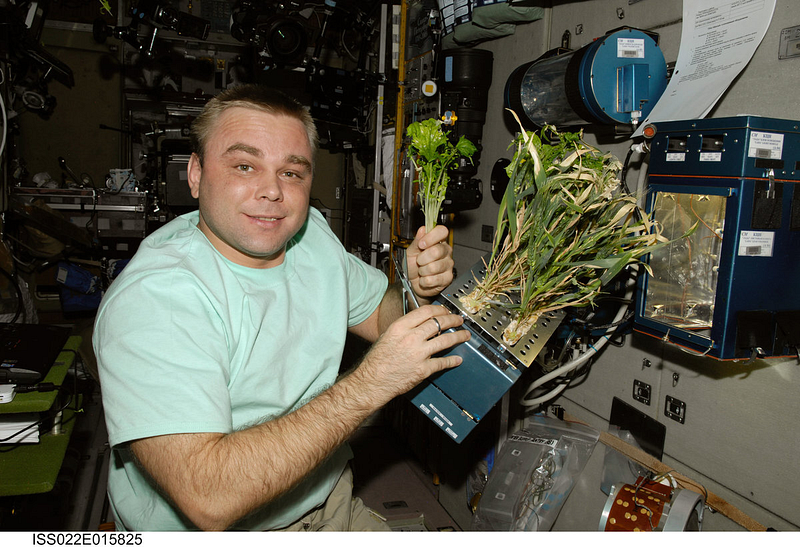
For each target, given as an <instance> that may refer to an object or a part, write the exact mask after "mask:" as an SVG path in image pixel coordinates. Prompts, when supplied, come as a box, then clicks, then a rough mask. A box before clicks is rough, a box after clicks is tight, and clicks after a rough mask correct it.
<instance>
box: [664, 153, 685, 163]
mask: <svg viewBox="0 0 800 547" xmlns="http://www.w3.org/2000/svg"><path fill="white" fill-rule="evenodd" d="M667 161H686V152H668V153H667Z"/></svg>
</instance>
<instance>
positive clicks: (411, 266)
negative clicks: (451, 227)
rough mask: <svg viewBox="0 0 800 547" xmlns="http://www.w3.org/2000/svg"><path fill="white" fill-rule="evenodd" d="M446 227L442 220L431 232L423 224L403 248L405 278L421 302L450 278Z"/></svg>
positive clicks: (433, 296) (429, 299) (444, 284)
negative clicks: (412, 239) (405, 247)
mask: <svg viewBox="0 0 800 547" xmlns="http://www.w3.org/2000/svg"><path fill="white" fill-rule="evenodd" d="M448 233H449V232H448V230H447V228H446V227H444V226H442V225H441V224H440V225H438V226H436V227H435V228H434V229H433V230H431V233H429V234H427V233H425V227H424V226H421V227H420V229H419V230H417V235H416V236H415V237H414V241H412V242H411V245H410V246H409V247H408V249H407V250H406V259H407V260H408V265H407V266H406V267H407V269H408V271H407V272H406V274H407V275H408V280H409V282H410V283H411V286H412V288H413V289H414V292H415V293H416V294H417V296H418V297H419V298H421V299H422V300H425V301H424V302H420V304H427V303H430V301H431V300H433V298H435V297H436V295H438V294H439V293H440V292H442V291H443V290H444V289H445V288H447V286H448V285H450V283H452V282H453V266H454V264H455V262H454V261H453V248H452V247H450V245H448V243H447V241H446V240H447V234H448Z"/></svg>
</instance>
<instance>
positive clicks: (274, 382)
mask: <svg viewBox="0 0 800 547" xmlns="http://www.w3.org/2000/svg"><path fill="white" fill-rule="evenodd" d="M197 221H198V213H197V212H194V213H189V214H187V215H184V216H182V217H179V218H177V219H175V220H173V221H172V222H170V223H168V224H167V225H165V226H164V227H162V228H161V229H159V230H157V231H156V232H154V233H153V234H152V235H150V236H149V237H147V238H146V239H145V240H144V241H143V242H142V243H141V245H140V247H139V250H138V251H137V253H136V255H135V256H134V258H133V259H132V260H131V261H130V263H129V264H128V265H127V266H126V267H125V269H124V270H123V272H122V274H121V275H120V276H119V277H118V278H117V279H116V280H115V281H114V282H113V283H112V284H111V286H110V288H109V290H108V292H107V293H106V294H105V296H104V298H103V301H102V303H101V305H100V309H99V310H98V314H97V318H96V321H95V331H94V335H93V344H94V350H95V353H96V356H97V361H98V369H99V374H100V385H101V390H102V395H103V406H104V410H105V415H106V424H107V428H108V434H109V442H110V444H111V446H112V448H113V452H112V461H111V465H110V471H109V479H108V482H109V484H108V491H109V497H110V500H111V504H112V508H113V510H114V513H115V516H116V518H117V520H118V523H119V525H120V528H125V529H130V530H182V529H187V528H189V529H191V528H193V525H192V524H191V522H189V521H188V520H186V519H185V517H183V516H182V515H181V513H180V512H179V511H177V510H176V509H175V508H174V507H172V506H171V505H170V503H169V502H168V501H167V500H166V499H165V498H164V497H163V496H162V495H161V494H159V492H158V491H156V490H155V489H154V488H153V487H152V486H151V484H150V482H149V481H148V479H147V478H146V477H145V476H144V475H143V474H142V473H141V471H140V470H139V468H138V467H137V466H136V464H135V463H134V461H133V458H132V454H131V453H130V450H129V449H128V448H127V447H128V444H127V443H129V442H130V441H133V440H135V439H140V438H145V437H152V436H156V435H168V434H173V433H199V432H214V433H230V432H233V431H236V430H239V429H243V428H247V427H248V426H251V425H254V424H257V423H260V422H263V421H266V420H269V419H272V418H276V417H279V416H281V415H283V414H286V413H288V412H291V411H292V410H295V409H297V408H298V407H300V406H302V405H303V404H305V403H306V402H308V401H309V400H310V399H312V398H313V397H315V396H316V395H317V394H319V393H320V392H321V391H323V390H325V389H326V388H328V387H329V386H330V385H332V384H333V383H334V381H335V380H336V376H337V373H338V371H339V366H340V363H341V357H342V351H343V348H344V343H345V336H346V332H347V328H348V327H351V326H354V325H357V324H359V323H361V322H363V321H364V320H366V319H367V318H368V317H369V316H370V315H371V314H372V312H373V311H374V310H375V309H377V307H378V304H379V303H380V301H381V298H382V297H383V294H384V292H385V290H386V287H387V285H388V281H387V279H386V276H385V275H384V274H383V273H382V272H380V271H379V270H377V269H375V268H372V267H371V266H369V265H367V264H365V263H364V262H362V261H361V260H359V259H357V258H356V257H354V256H352V255H350V254H349V253H347V252H346V250H345V249H344V247H342V245H341V244H340V243H339V240H338V239H337V238H336V236H335V235H334V234H333V233H332V232H331V231H330V229H329V228H328V225H327V223H326V222H325V219H324V218H323V217H322V215H321V214H320V213H319V212H318V211H317V210H316V209H313V208H311V209H310V212H309V218H308V221H307V222H306V224H305V225H304V227H303V229H302V230H301V231H300V232H299V233H298V234H297V235H296V236H295V237H294V238H293V239H292V241H290V243H289V245H288V246H287V252H286V259H285V260H284V262H283V264H281V265H279V266H277V267H274V268H269V269H252V268H247V267H244V266H240V265H237V264H234V263H233V262H231V261H229V260H227V259H226V258H224V257H223V256H222V255H220V254H219V252H217V250H216V249H215V248H214V247H213V246H212V245H211V243H210V242H209V241H208V239H207V238H206V237H205V235H203V233H202V232H200V230H199V229H198V228H197ZM350 457H352V453H351V452H350V449H349V447H348V446H347V445H344V446H343V447H341V448H340V449H339V450H338V451H337V452H335V453H334V454H332V455H331V456H330V457H329V458H328V459H327V460H326V461H325V462H324V463H323V464H322V465H321V466H320V467H319V468H318V469H316V470H315V471H314V472H313V473H312V474H311V475H310V476H309V477H308V478H307V479H305V480H304V481H303V482H302V483H301V484H300V485H298V486H297V487H296V488H294V489H292V490H291V491H290V492H288V493H287V494H285V495H284V496H282V497H281V498H279V499H278V500H275V501H274V502H272V503H270V504H268V505H266V506H265V507H263V508H262V510H260V511H258V512H257V513H255V514H253V515H251V516H249V517H247V518H246V519H244V520H243V521H242V522H240V523H238V524H237V525H236V526H235V527H236V528H239V529H261V530H263V529H271V528H280V527H283V526H286V525H288V524H290V523H292V522H294V521H296V520H297V519H299V518H300V517H301V516H302V515H304V514H305V513H307V512H308V511H309V510H311V509H313V508H314V507H316V506H318V505H320V504H321V503H323V502H324V501H325V499H326V498H327V496H328V494H329V493H330V491H331V489H332V488H333V486H334V484H335V483H336V481H337V480H338V478H339V476H340V475H341V472H342V470H343V469H344V466H345V465H346V462H347V460H349V459H350Z"/></svg>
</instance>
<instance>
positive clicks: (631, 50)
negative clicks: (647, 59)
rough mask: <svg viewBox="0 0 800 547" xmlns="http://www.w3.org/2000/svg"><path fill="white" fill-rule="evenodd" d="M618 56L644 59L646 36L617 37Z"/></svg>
mask: <svg viewBox="0 0 800 547" xmlns="http://www.w3.org/2000/svg"><path fill="white" fill-rule="evenodd" d="M617 57H618V58H621V59H644V38H617Z"/></svg>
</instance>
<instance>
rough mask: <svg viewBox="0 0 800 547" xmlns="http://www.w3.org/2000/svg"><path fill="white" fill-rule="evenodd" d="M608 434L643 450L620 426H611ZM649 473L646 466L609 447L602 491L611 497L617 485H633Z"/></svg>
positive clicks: (631, 435) (604, 461)
mask: <svg viewBox="0 0 800 547" xmlns="http://www.w3.org/2000/svg"><path fill="white" fill-rule="evenodd" d="M608 432H609V433H610V434H611V435H614V436H615V437H617V438H620V439H622V440H623V441H625V442H626V443H628V444H629V445H631V446H635V447H636V448H640V449H641V448H642V447H641V446H639V443H638V442H636V439H635V438H634V436H633V434H632V433H631V432H630V431H628V430H626V429H620V428H619V426H616V425H612V426H609V428H608ZM648 471H649V470H648V469H647V468H646V467H645V466H643V465H640V464H638V463H636V462H634V461H633V460H631V459H630V458H628V457H627V456H625V455H624V454H621V453H620V452H617V451H616V450H614V449H613V448H611V447H610V446H607V447H606V452H605V454H604V458H603V480H602V481H601V483H600V490H601V491H602V492H603V494H605V495H606V496H608V495H611V488H612V487H613V486H614V485H615V484H617V483H621V482H622V483H628V484H633V483H634V482H636V479H638V478H639V477H645V476H647V474H648Z"/></svg>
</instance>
